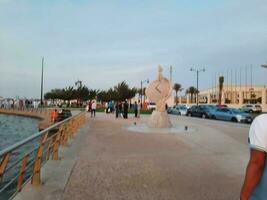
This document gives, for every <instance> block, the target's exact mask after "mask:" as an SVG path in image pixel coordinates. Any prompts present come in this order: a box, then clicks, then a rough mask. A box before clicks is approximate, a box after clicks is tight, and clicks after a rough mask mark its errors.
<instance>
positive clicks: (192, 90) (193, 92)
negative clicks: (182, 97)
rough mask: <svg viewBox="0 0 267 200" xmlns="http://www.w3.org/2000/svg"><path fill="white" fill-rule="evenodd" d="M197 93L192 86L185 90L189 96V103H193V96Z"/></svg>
mask: <svg viewBox="0 0 267 200" xmlns="http://www.w3.org/2000/svg"><path fill="white" fill-rule="evenodd" d="M197 93H198V90H197V88H195V87H193V86H191V87H189V88H188V89H187V90H186V94H190V101H191V103H192V102H193V97H194V95H195V94H197Z"/></svg>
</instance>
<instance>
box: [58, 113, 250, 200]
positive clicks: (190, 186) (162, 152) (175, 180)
mask: <svg viewBox="0 0 267 200" xmlns="http://www.w3.org/2000/svg"><path fill="white" fill-rule="evenodd" d="M146 119H147V117H142V120H140V119H138V120H135V119H133V118H132V116H131V117H130V119H128V120H124V119H118V120H115V118H114V116H113V115H106V114H99V113H97V117H96V118H95V119H93V118H90V117H89V116H88V123H90V129H89V130H88V135H87V136H86V139H85V141H84V146H83V147H82V148H81V151H80V152H79V154H78V157H77V160H76V163H75V166H74V168H73V170H72V173H71V176H70V178H69V181H68V184H67V186H66V188H65V190H64V194H63V196H62V199H64V200H80V199H81V200H85V199H88V200H122V199H123V200H125V199H129V200H135V199H137V200H157V199H159V200H160V199H162V200H179V199H181V200H196V199H200V200H235V199H238V197H239V191H240V188H241V185H242V181H243V178H244V171H245V167H246V163H247V161H248V156H249V152H248V146H247V144H246V142H247V136H248V128H249V126H248V125H241V124H233V123H228V122H219V121H212V120H202V119H197V118H187V117H177V116H172V122H173V123H179V124H184V125H188V126H190V127H193V128H194V130H195V131H194V132H191V133H186V132H184V133H179V134H155V133H151V134H142V133H137V132H136V133H135V132H130V131H128V130H127V128H126V127H127V126H129V125H132V124H133V123H134V122H137V124H139V123H143V122H144V121H146Z"/></svg>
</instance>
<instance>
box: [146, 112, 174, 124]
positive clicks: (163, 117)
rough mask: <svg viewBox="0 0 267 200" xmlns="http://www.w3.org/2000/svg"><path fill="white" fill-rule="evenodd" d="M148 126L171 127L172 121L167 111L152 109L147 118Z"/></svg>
mask: <svg viewBox="0 0 267 200" xmlns="http://www.w3.org/2000/svg"><path fill="white" fill-rule="evenodd" d="M148 126H149V127H150V128H171V127H172V123H171V121H170V118H169V116H168V114H167V112H166V111H165V112H159V111H153V113H152V115H151V117H150V119H149V120H148Z"/></svg>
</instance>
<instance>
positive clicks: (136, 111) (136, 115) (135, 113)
mask: <svg viewBox="0 0 267 200" xmlns="http://www.w3.org/2000/svg"><path fill="white" fill-rule="evenodd" d="M133 109H134V117H135V118H137V117H138V105H137V102H136V101H135V102H134V105H133Z"/></svg>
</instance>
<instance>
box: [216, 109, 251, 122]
mask: <svg viewBox="0 0 267 200" xmlns="http://www.w3.org/2000/svg"><path fill="white" fill-rule="evenodd" d="M211 118H212V119H219V120H225V121H232V122H245V123H251V122H252V120H253V118H252V116H251V115H250V114H248V113H245V112H243V111H242V110H239V109H235V108H218V109H216V110H215V111H213V114H212V116H211Z"/></svg>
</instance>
